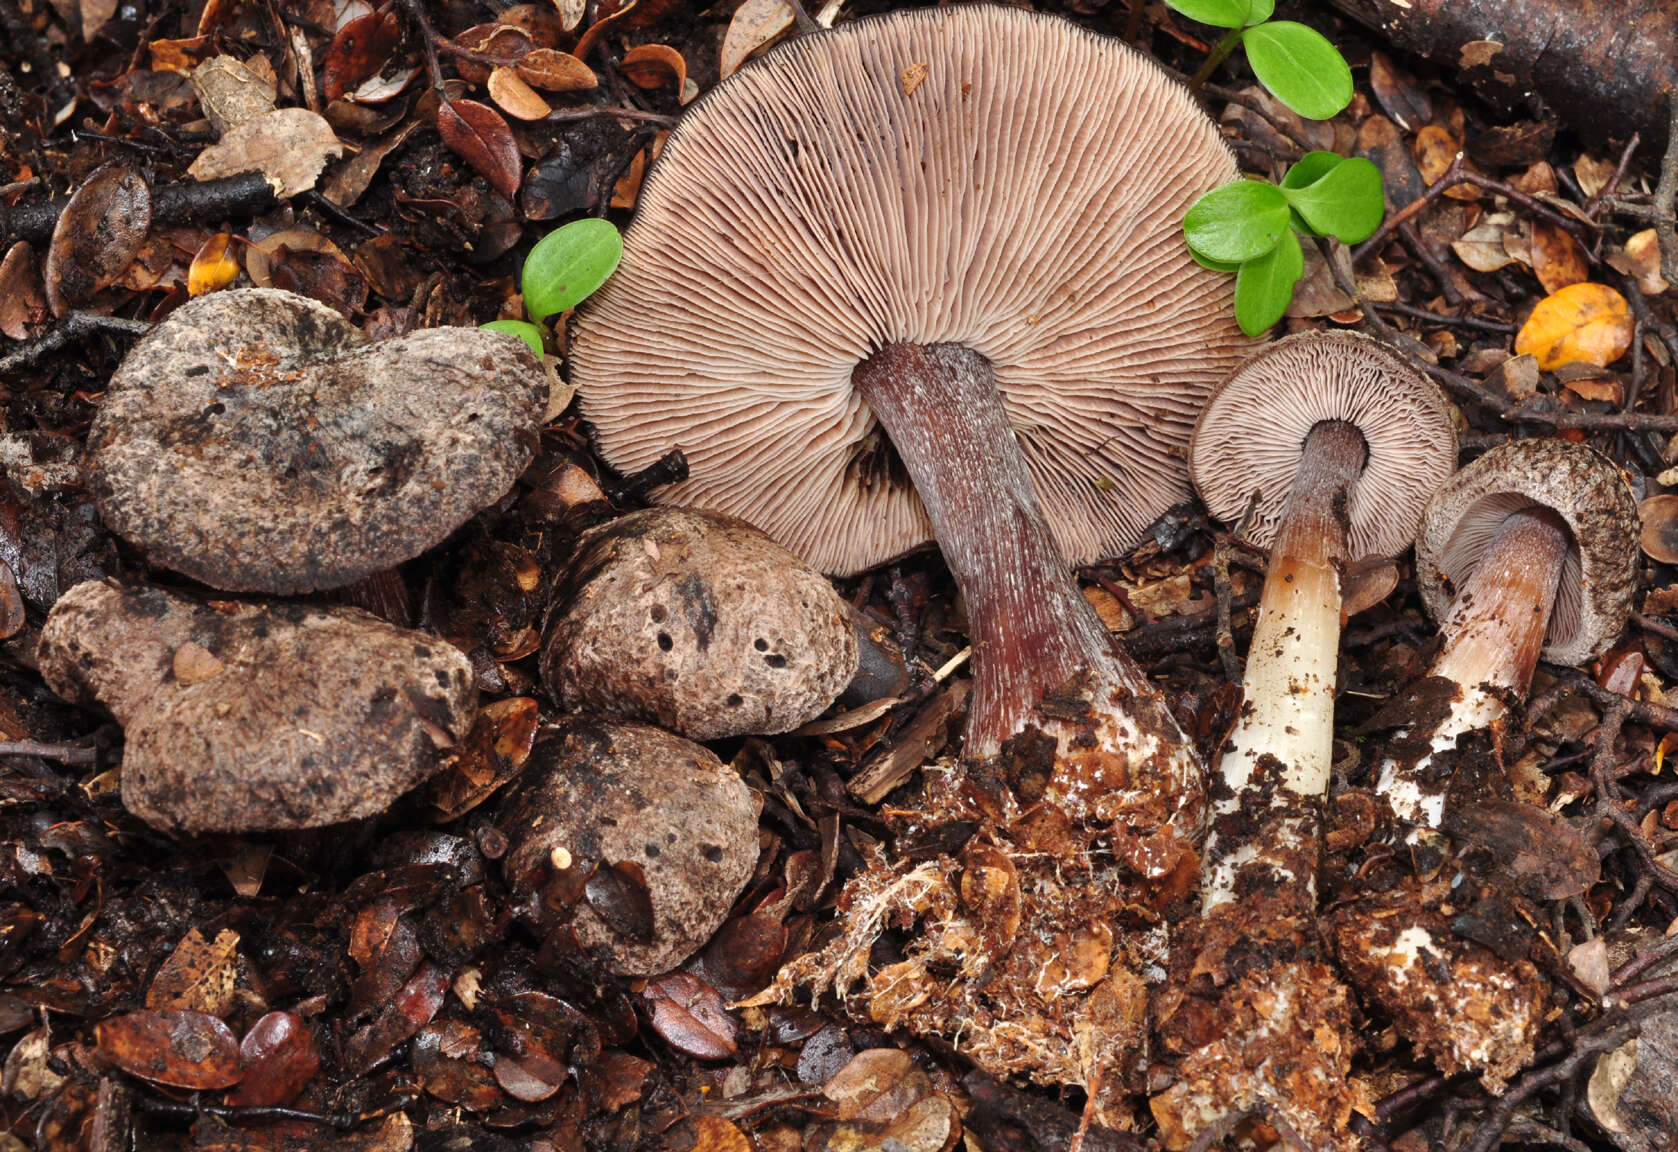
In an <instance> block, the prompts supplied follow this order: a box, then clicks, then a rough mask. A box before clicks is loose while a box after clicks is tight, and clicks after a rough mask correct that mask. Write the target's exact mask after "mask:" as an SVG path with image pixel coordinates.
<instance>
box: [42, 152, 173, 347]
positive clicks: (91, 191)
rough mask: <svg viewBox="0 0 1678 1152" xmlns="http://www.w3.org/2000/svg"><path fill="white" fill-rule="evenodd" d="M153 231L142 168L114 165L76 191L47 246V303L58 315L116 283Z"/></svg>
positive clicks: (147, 190) (148, 196)
mask: <svg viewBox="0 0 1678 1152" xmlns="http://www.w3.org/2000/svg"><path fill="white" fill-rule="evenodd" d="M150 229H151V189H150V188H148V187H147V186H146V182H145V180H144V179H143V178H142V177H141V176H140V174H139V173H138V172H134V171H132V170H131V169H128V168H124V167H122V166H121V165H117V164H112V165H109V166H107V167H104V168H101V169H99V170H98V171H96V172H95V173H94V174H93V175H91V176H89V177H88V178H87V182H86V183H84V184H83V185H82V186H81V187H80V188H78V189H76V192H75V195H73V196H71V197H70V202H69V203H68V204H66V205H65V206H64V211H63V212H61V213H60V214H59V217H58V223H57V224H56V225H54V227H53V230H52V242H51V243H50V244H49V245H48V246H47V260H46V268H45V279H46V289H47V303H48V305H49V306H50V307H51V308H52V314H53V315H54V316H63V315H64V314H65V313H66V312H68V311H70V309H72V308H75V307H78V306H80V305H82V304H85V303H87V301H89V300H90V299H92V298H93V295H94V293H96V292H98V291H99V290H100V289H101V288H105V287H108V286H109V285H111V284H114V283H115V282H116V280H117V278H118V277H119V276H121V275H122V273H123V270H124V269H126V268H127V267H128V265H129V263H130V262H131V261H132V260H133V259H134V256H135V254H136V253H137V252H139V251H140V246H141V245H142V244H144V243H145V240H146V233H147V232H148V231H149V230H150Z"/></svg>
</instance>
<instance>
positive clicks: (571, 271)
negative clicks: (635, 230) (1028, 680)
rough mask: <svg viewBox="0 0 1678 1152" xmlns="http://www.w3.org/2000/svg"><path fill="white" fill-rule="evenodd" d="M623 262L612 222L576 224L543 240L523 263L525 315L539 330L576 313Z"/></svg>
mask: <svg viewBox="0 0 1678 1152" xmlns="http://www.w3.org/2000/svg"><path fill="white" fill-rule="evenodd" d="M622 256H623V238H622V237H621V236H619V235H618V230H617V227H616V225H614V224H613V223H612V222H611V221H610V220H598V219H588V220H575V221H573V222H571V223H570V224H567V225H565V227H563V228H557V229H555V230H554V231H552V232H550V233H548V234H547V235H546V236H544V237H542V239H541V240H539V241H538V242H537V244H536V247H534V248H532V249H531V250H530V255H529V256H527V257H525V260H524V277H523V280H522V282H521V285H520V286H521V288H522V290H523V292H524V310H525V312H526V313H528V314H529V316H530V318H531V320H533V321H535V322H536V323H538V324H540V323H541V322H542V321H544V320H546V319H547V318H548V317H550V316H554V315H557V314H558V313H560V312H563V311H565V310H566V309H567V308H575V307H576V306H577V305H578V304H580V303H582V302H583V301H584V300H586V299H587V298H588V297H589V296H590V295H592V294H593V293H594V291H595V290H596V289H597V288H599V287H600V286H601V285H602V284H604V283H605V282H606V278H607V277H608V276H610V275H611V274H612V273H613V272H614V271H615V270H616V269H617V266H618V260H619V259H620V258H621V257H622Z"/></svg>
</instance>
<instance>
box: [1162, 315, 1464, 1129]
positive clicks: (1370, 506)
mask: <svg viewBox="0 0 1678 1152" xmlns="http://www.w3.org/2000/svg"><path fill="white" fill-rule="evenodd" d="M1456 447H1457V446H1456V436H1455V434H1454V432H1453V430H1452V427H1451V419H1450V411H1449V408H1448V407H1447V405H1446V403H1445V400H1444V398H1443V397H1442V396H1441V395H1440V394H1439V391H1438V389H1437V388H1435V387H1434V385H1433V384H1432V383H1431V382H1429V381H1428V379H1427V378H1426V377H1425V376H1423V375H1422V374H1421V373H1419V372H1417V371H1416V370H1415V369H1414V368H1412V367H1410V365H1409V364H1407V363H1406V362H1405V361H1404V360H1403V359H1402V358H1401V357H1400V356H1398V354H1397V353H1395V352H1393V351H1391V350H1390V349H1388V348H1387V347H1386V346H1385V345H1382V344H1380V343H1378V342H1376V341H1374V340H1371V339H1369V338H1367V337H1364V336H1359V335H1356V334H1353V333H1350V332H1320V333H1305V334H1301V335H1298V336H1293V337H1289V338H1288V339H1285V340H1282V341H1278V342H1277V343H1275V344H1273V345H1271V346H1270V347H1269V348H1266V349H1265V350H1264V351H1262V352H1260V353H1258V354H1257V355H1255V356H1253V357H1252V358H1251V359H1249V360H1248V361H1247V362H1246V363H1245V364H1243V365H1242V366H1241V367H1240V368H1238V369H1237V370H1236V371H1235V372H1234V373H1233V374H1232V375H1231V376H1230V378H1229V379H1228V380H1227V381H1225V382H1224V384H1223V385H1222V386H1221V387H1220V388H1219V389H1218V391H1217V392H1216V393H1214V394H1213V396H1212V399H1211V401H1210V402H1209V403H1208V404H1207V407H1206V411H1205V412H1204V413H1202V415H1201V418H1200V423H1199V424H1198V425H1197V426H1196V428H1195V435H1194V441H1193V443H1192V445H1191V447H1190V450H1189V468H1190V471H1191V473H1192V474H1193V476H1194V480H1195V484H1196V486H1197V487H1198V488H1199V489H1200V493H1201V495H1202V497H1203V498H1204V499H1205V501H1206V504H1207V506H1208V507H1209V508H1210V509H1211V511H1212V514H1213V515H1214V516H1216V517H1218V518H1219V519H1221V520H1224V521H1226V522H1238V521H1241V520H1242V519H1243V518H1244V517H1245V516H1247V515H1248V509H1249V508H1251V509H1252V512H1251V517H1250V522H1251V523H1252V525H1253V527H1252V529H1251V531H1250V535H1251V537H1252V538H1253V539H1254V540H1256V541H1257V542H1259V543H1268V544H1269V546H1270V561H1269V565H1268V567H1267V570H1266V574H1265V581H1264V589H1263V592H1262V593H1261V594H1260V598H1259V610H1258V619H1257V621H1256V622H1255V623H1254V626H1253V639H1252V645H1251V648H1250V649H1249V652H1248V657H1247V668H1246V675H1245V678H1244V680H1243V683H1242V693H1243V702H1242V707H1241V712H1240V715H1239V718H1238V719H1237V721H1236V724H1235V728H1234V730H1233V731H1232V732H1231V733H1230V735H1229V738H1228V740H1227V741H1226V742H1225V744H1224V748H1223V753H1222V756H1221V758H1220V762H1219V765H1218V771H1217V773H1216V774H1215V775H1214V777H1213V780H1212V787H1211V797H1212V828H1211V832H1210V834H1209V835H1208V837H1207V841H1206V844H1205V847H1204V850H1203V856H1202V867H1201V885H1202V893H1201V920H1200V922H1199V923H1198V924H1196V925H1193V926H1191V927H1190V928H1189V929H1188V931H1189V933H1190V935H1191V937H1193V938H1194V940H1195V946H1194V947H1191V948H1181V949H1174V950H1173V964H1174V968H1175V969H1176V971H1175V972H1174V974H1173V979H1174V982H1175V984H1176V988H1175V989H1174V990H1173V992H1172V993H1171V994H1170V996H1169V998H1168V999H1167V1000H1165V1001H1163V1003H1164V1004H1165V1007H1164V1008H1163V1009H1162V1011H1161V1013H1160V1015H1161V1020H1162V1031H1163V1032H1164V1034H1165V1036H1166V1037H1167V1039H1168V1042H1174V1043H1175V1044H1176V1046H1177V1049H1178V1051H1179V1052H1182V1053H1183V1054H1184V1059H1183V1061H1182V1063H1181V1065H1180V1066H1179V1076H1180V1079H1179V1081H1178V1083H1177V1084H1175V1085H1173V1086H1172V1087H1171V1088H1170V1089H1169V1090H1167V1091H1166V1092H1165V1093H1163V1094H1162V1095H1160V1096H1158V1097H1156V1098H1155V1099H1154V1101H1153V1111H1154V1114H1155V1116H1156V1118H1158V1119H1159V1121H1160V1124H1161V1128H1162V1134H1163V1135H1164V1137H1165V1143H1166V1146H1167V1147H1168V1148H1178V1147H1182V1146H1184V1145H1186V1144H1187V1143H1189V1142H1191V1141H1192V1140H1193V1139H1194V1138H1195V1137H1196V1136H1197V1135H1198V1134H1200V1133H1201V1132H1203V1131H1205V1130H1206V1129H1207V1128H1209V1127H1211V1126H1213V1125H1216V1124H1218V1123H1220V1122H1222V1121H1224V1120H1225V1119H1227V1118H1228V1117H1229V1116H1231V1115H1233V1114H1234V1113H1237V1112H1242V1111H1245V1110H1248V1109H1252V1108H1257V1107H1268V1108H1274V1109H1277V1110H1278V1112H1279V1114H1280V1115H1281V1116H1282V1117H1283V1118H1285V1119H1286V1120H1287V1121H1288V1122H1290V1123H1292V1124H1293V1125H1294V1126H1295V1127H1297V1128H1298V1129H1299V1131H1300V1133H1301V1134H1302V1135H1303V1136H1304V1138H1305V1139H1306V1140H1307V1141H1308V1142H1309V1143H1310V1145H1311V1146H1312V1147H1346V1146H1349V1145H1350V1141H1351V1137H1350V1136H1349V1134H1348V1133H1347V1132H1346V1128H1345V1125H1346V1123H1347V1120H1348V1118H1349V1117H1350V1115H1351V1113H1352V1111H1353V1110H1354V1109H1355V1108H1357V1107H1359V1106H1360V1105H1361V1104H1362V1103H1363V1101H1362V1098H1361V1096H1360V1094H1359V1091H1358V1089H1357V1088H1356V1086H1355V1085H1354V1084H1353V1083H1352V1082H1350V1081H1348V1080H1347V1078H1346V1073H1347V1071H1348V1069H1349V1067H1350V1064H1351V1057H1352V1054H1353V1052H1354V1050H1355V1047H1356V1030H1355V1022H1356V1008H1355V1006H1354V1004H1353V1003H1352V1000H1351V997H1350V995H1349V994H1348V993H1347V991H1346V989H1345V987H1344V986H1343V985H1341V984H1340V983H1339V981H1338V980H1336V979H1335V978H1334V976H1333V972H1332V969H1331V968H1330V967H1329V966H1328V964H1327V963H1326V961H1325V959H1324V957H1323V954H1322V947H1321V943H1320V941H1319V940H1318V939H1317V927H1316V917H1315V914H1316V891H1317V887H1316V886H1317V859H1318V853H1319V845H1320V833H1321V822H1322V805H1323V799H1324V797H1325V796H1326V795H1327V793H1328V784H1329V769H1330V764H1331V750H1332V745H1333V740H1334V690H1335V682H1336V669H1337V664H1338V658H1339V647H1340V624H1341V610H1342V606H1343V600H1342V593H1341V576H1342V573H1343V572H1344V570H1345V568H1346V566H1347V565H1348V564H1350V563H1353V562H1356V561H1359V560H1362V559H1365V558H1367V557H1372V556H1392V555H1395V554H1397V553H1398V552H1400V551H1402V550H1403V549H1404V548H1406V547H1408V546H1409V544H1410V541H1411V539H1412V537H1413V536H1414V534H1415V525H1416V520H1417V517H1418V516H1419V515H1420V513H1421V508H1422V506H1423V504H1425V503H1426V501H1427V498H1428V496H1429V495H1430V494H1431V493H1432V492H1433V491H1434V489H1435V488H1437V487H1438V486H1439V484H1440V483H1442V482H1443V481H1444V479H1445V477H1446V476H1448V475H1449V474H1450V471H1451V468H1452V466H1453V465H1454V464H1455V463H1456ZM1217 972H1228V973H1239V975H1238V976H1235V977H1234V978H1231V979H1230V980H1228V981H1227V982H1222V983H1220V982H1217V981H1215V980H1213V979H1212V977H1211V975H1210V974H1211V973H1217ZM1191 998H1194V999H1200V1000H1204V1001H1210V1003H1203V1004H1202V1005H1200V1006H1199V1007H1198V1009H1196V1010H1191V1011H1179V1009H1180V1008H1182V1006H1183V1005H1184V1003H1185V1002H1186V1001H1188V1000H1190V999H1191ZM1173 1016H1175V1017H1176V1019H1175V1021H1174V1020H1173V1019H1172V1017H1173ZM1209 1020H1215V1021H1216V1022H1217V1025H1218V1028H1219V1031H1218V1032H1217V1033H1216V1034H1214V1035H1210V1036H1209V1035H1208V1031H1207V1028H1206V1026H1205V1025H1206V1022H1207V1021H1209ZM1195 1021H1199V1024H1198V1025H1197V1024H1196V1023H1195ZM1173 1026H1175V1027H1173ZM1208 1041H1210V1042H1208Z"/></svg>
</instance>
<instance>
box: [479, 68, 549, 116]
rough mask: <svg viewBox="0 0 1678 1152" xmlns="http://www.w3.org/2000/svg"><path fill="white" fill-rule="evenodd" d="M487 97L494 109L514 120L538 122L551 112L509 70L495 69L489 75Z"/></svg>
mask: <svg viewBox="0 0 1678 1152" xmlns="http://www.w3.org/2000/svg"><path fill="white" fill-rule="evenodd" d="M489 96H490V99H491V100H494V101H495V104H496V107H498V108H500V109H501V111H503V112H505V113H506V114H507V115H509V116H511V117H513V118H514V119H516V120H540V119H541V118H542V117H544V116H546V115H547V114H548V113H549V112H552V111H553V109H552V108H550V107H548V102H547V101H546V100H544V99H542V98H541V97H540V96H538V95H537V94H536V90H535V89H533V88H532V87H531V86H530V85H529V84H526V83H525V82H524V80H523V79H521V78H520V76H519V74H518V73H517V72H516V71H514V70H513V69H511V68H506V67H502V68H497V69H495V71H493V72H491V73H490V74H489Z"/></svg>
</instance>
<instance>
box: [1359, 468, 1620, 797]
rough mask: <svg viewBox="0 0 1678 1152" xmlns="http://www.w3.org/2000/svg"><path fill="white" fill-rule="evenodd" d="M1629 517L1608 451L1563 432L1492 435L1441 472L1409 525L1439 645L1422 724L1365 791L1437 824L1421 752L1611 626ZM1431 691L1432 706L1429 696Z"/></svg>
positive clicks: (1599, 640) (1602, 639)
mask: <svg viewBox="0 0 1678 1152" xmlns="http://www.w3.org/2000/svg"><path fill="white" fill-rule="evenodd" d="M1637 564H1638V516H1637V505H1636V502H1635V501H1634V500H1633V498H1632V494H1631V490H1630V488H1628V487H1627V485H1626V482H1625V480H1624V478H1623V477H1621V475H1620V470H1619V469H1618V468H1616V467H1615V466H1614V464H1613V462H1612V461H1610V460H1608V459H1607V458H1606V457H1604V456H1603V455H1602V454H1601V453H1599V452H1597V451H1596V450H1595V449H1592V448H1589V447H1587V446H1585V445H1582V444H1570V443H1568V442H1566V441H1564V440H1556V439H1545V440H1520V441H1515V442H1512V443H1508V444H1503V445H1500V446H1499V447H1496V448H1493V449H1492V450H1491V451H1489V452H1487V453H1486V454H1485V455H1484V456H1481V457H1480V458H1479V459H1478V460H1476V461H1474V462H1473V463H1472V464H1470V465H1468V466H1467V467H1465V468H1464V469H1462V471H1460V472H1458V473H1457V474H1456V475H1455V476H1453V477H1451V479H1450V480H1449V481H1447V482H1446V483H1445V485H1444V486H1443V487H1441V488H1440V489H1439V491H1438V492H1437V493H1436V494H1435V495H1434V497H1433V499H1432V500H1430V501H1429V502H1428V506H1427V511H1426V513H1425V514H1424V515H1423V517H1422V523H1421V529H1420V531H1419V532H1418V533H1417V535H1416V580H1417V583H1418V584H1419V585H1420V589H1421V594H1422V603H1423V605H1424V606H1425V607H1426V608H1427V610H1428V613H1429V614H1430V615H1431V616H1432V617H1433V618H1434V619H1435V620H1437V621H1438V622H1439V631H1440V635H1441V636H1442V638H1443V644H1442V646H1441V648H1440V649H1439V653H1438V655H1436V656H1435V657H1434V660H1433V664H1432V666H1431V667H1430V668H1429V670H1428V679H1427V680H1425V681H1423V683H1422V685H1421V686H1419V687H1418V689H1417V690H1416V691H1414V692H1412V693H1410V694H1409V695H1411V696H1413V697H1414V696H1418V695H1419V696H1424V697H1426V698H1427V699H1428V700H1429V701H1430V702H1431V703H1430V704H1429V706H1428V707H1426V708H1425V709H1424V711H1425V712H1426V713H1427V715H1426V719H1425V723H1423V724H1421V725H1416V726H1411V727H1410V729H1409V730H1408V731H1406V732H1404V733H1403V734H1402V736H1401V737H1400V738H1399V739H1398V740H1397V741H1395V744H1396V745H1397V746H1400V747H1402V748H1403V749H1404V751H1403V753H1402V754H1400V755H1398V756H1394V757H1391V758H1389V759H1387V760H1386V761H1385V762H1383V764H1382V766H1381V773H1380V779H1379V782H1378V783H1377V785H1376V789H1377V791H1379V792H1380V793H1382V794H1383V795H1385V796H1386V797H1387V799H1388V800H1389V801H1391V803H1392V806H1393V811H1394V812H1395V813H1397V814H1398V816H1399V817H1400V818H1401V819H1404V820H1406V821H1408V822H1410V823H1412V824H1416V825H1420V826H1424V827H1429V828H1437V827H1439V825H1440V822H1441V821H1442V819H1443V818H1444V813H1445V784H1446V783H1447V781H1446V780H1441V779H1438V778H1437V777H1439V776H1441V775H1443V774H1442V773H1436V772H1433V771H1431V765H1432V763H1433V760H1434V757H1435V756H1436V755H1437V754H1438V753H1440V752H1442V751H1448V750H1450V749H1453V748H1455V747H1456V745H1457V739H1458V737H1460V736H1462V735H1463V734H1464V733H1467V732H1472V731H1475V730H1477V729H1481V728H1493V727H1496V726H1498V725H1501V724H1502V723H1503V722H1504V720H1505V719H1506V718H1507V717H1508V715H1509V707H1510V704H1511V702H1512V701H1516V700H1519V699H1520V698H1522V697H1524V696H1525V695H1526V692H1527V688H1528V686H1529V685H1530V684H1531V683H1532V673H1533V670H1534V669H1535V668H1536V667H1537V665H1538V661H1539V659H1540V657H1542V658H1543V659H1545V660H1548V661H1549V662H1550V663H1552V664H1563V665H1571V664H1581V663H1583V662H1584V661H1586V660H1589V659H1591V658H1592V657H1594V656H1597V655H1599V654H1601V653H1602V652H1603V651H1605V650H1606V649H1607V648H1608V646H1609V645H1611V644H1612V643H1613V642H1614V641H1615V639H1617V638H1618V637H1619V635H1620V632H1621V630H1622V629H1623V628H1624V627H1625V623H1626V620H1627V619H1628V618H1629V617H1630V615H1631V610H1632V599H1633V596H1634V594H1635V592H1636V590H1637ZM1441 697H1443V701H1444V703H1443V707H1440V703H1441V700H1440V698H1441Z"/></svg>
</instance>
